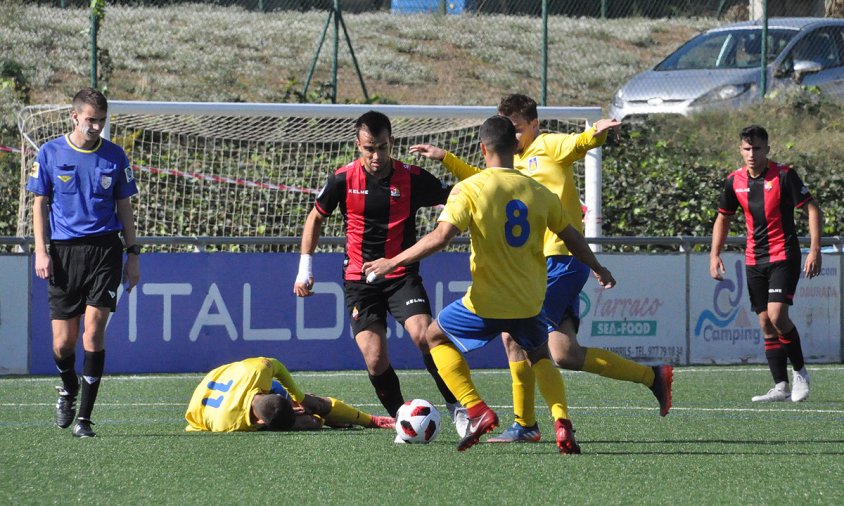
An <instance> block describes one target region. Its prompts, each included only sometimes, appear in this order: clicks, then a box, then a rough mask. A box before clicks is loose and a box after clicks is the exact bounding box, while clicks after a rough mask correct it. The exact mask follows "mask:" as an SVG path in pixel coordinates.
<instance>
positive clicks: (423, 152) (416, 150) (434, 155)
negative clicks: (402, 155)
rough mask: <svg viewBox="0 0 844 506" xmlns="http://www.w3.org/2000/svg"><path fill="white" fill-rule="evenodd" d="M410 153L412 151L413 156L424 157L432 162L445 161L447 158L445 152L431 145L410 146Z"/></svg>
mask: <svg viewBox="0 0 844 506" xmlns="http://www.w3.org/2000/svg"><path fill="white" fill-rule="evenodd" d="M408 151H410V153H411V154H414V155H417V156H424V157H425V158H430V159H431V160H439V161H443V158H445V150H444V149H442V148H438V147H436V146H433V145H431V144H414V145H413V146H410V149H409V150H408Z"/></svg>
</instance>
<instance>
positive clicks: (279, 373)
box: [268, 358, 305, 403]
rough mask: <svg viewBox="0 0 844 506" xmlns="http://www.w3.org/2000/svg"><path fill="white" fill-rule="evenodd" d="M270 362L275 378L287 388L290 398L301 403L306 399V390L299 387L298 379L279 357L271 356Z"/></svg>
mask: <svg viewBox="0 0 844 506" xmlns="http://www.w3.org/2000/svg"><path fill="white" fill-rule="evenodd" d="M268 360H269V361H270V364H272V366H273V378H275V379H277V380H278V381H279V382H280V383H281V386H283V387H284V389H285V390H287V393H289V394H290V398H291V399H293V400H294V401H296V402H298V403H301V402H302V401H303V400H304V399H305V392H303V391H302V389H301V388H299V385H297V384H296V381H294V380H293V376H291V375H290V371H288V370H287V368H286V367H284V364H282V363H281V362H280V361H279V360H278V359H275V358H270V359H268Z"/></svg>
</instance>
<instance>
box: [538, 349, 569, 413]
mask: <svg viewBox="0 0 844 506" xmlns="http://www.w3.org/2000/svg"><path fill="white" fill-rule="evenodd" d="M532 369H533V373H534V374H535V375H536V383H537V384H538V385H539V392H540V393H541V394H542V397H543V398H544V399H545V403H546V404H548V407H549V408H551V417H552V418H554V420H558V419H560V418H565V419H568V417H569V410H568V402H567V401H566V385H565V383H563V375H562V373H561V372H560V370H559V369H557V366H556V365H555V364H554V363H553V362H551V361H550V360H548V359H547V358H543V359H542V360H540V361H538V362H536V363H535V364H533V368H532ZM531 425H533V424H531Z"/></svg>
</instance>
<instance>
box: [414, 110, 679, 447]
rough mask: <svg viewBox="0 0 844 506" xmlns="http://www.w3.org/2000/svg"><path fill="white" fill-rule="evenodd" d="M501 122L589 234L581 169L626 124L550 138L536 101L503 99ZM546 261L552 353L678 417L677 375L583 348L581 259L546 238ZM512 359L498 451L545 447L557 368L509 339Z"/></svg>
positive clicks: (454, 169)
mask: <svg viewBox="0 0 844 506" xmlns="http://www.w3.org/2000/svg"><path fill="white" fill-rule="evenodd" d="M498 114H500V115H501V116H505V117H507V118H508V119H509V120H510V121H512V122H513V126H515V127H516V138H517V139H518V141H519V146H518V150H517V151H516V153H515V156H514V159H513V167H514V168H515V169H516V170H518V171H519V172H521V173H522V174H525V175H527V176H530V177H531V178H532V179H534V180H535V181H537V182H539V183H541V184H542V185H543V186H545V187H546V188H548V189H549V190H551V191H552V192H553V193H554V194H556V195H557V197H558V198H559V199H560V203H561V204H562V206H563V209H565V211H566V212H567V213H568V214H569V216H570V217H571V219H572V220H573V222H572V226H573V227H574V228H575V229H577V231H578V232H580V233H581V234H582V233H583V221H582V216H583V214H582V211H581V206H580V198H579V197H578V189H577V184H576V183H575V177H574V169H573V164H574V163H575V162H576V161H578V160H582V159H583V158H584V157H585V156H586V154H587V153H588V151H589V150H590V149H593V148H597V147H600V146H602V145H603V144H604V142H605V141H606V139H607V133H608V132H609V131H610V130H612V129H618V128H620V126H621V122H619V121H616V120H612V119H601V120H598V121H597V122H595V124H594V125H593V126H592V127H591V128H589V129H587V130H585V131H583V132H581V133H579V134H576V135H575V134H566V133H547V132H541V131H540V130H539V116H538V113H537V104H536V101H534V100H533V99H531V98H529V97H527V96H525V95H521V94H512V95H506V96H504V97H502V98H501V101H500V102H499V104H498ZM410 152H411V153H415V154H418V155H420V156H424V157H426V158H430V159H433V160H439V161H441V162H442V164H443V167H445V168H446V169H448V170H449V172H451V173H452V174H453V175H454V176H456V177H457V178H458V179H460V180H463V179H466V178H467V177H470V176H472V175H474V174H477V173H478V172H480V171H481V168H479V167H473V166H471V165H469V164H467V163H466V162H464V161H463V160H461V159H459V158H457V157H456V156H454V154H452V153H449V152H448V151H445V150H444V149H442V148H439V147H437V146H433V145H431V144H417V145H414V146H411V147H410ZM544 253H545V260H546V265H547V269H548V281H547V288H546V292H545V303H544V304H543V308H542V309H543V311H544V312H545V315H546V316H547V317H548V319H549V325H548V348H549V350H550V352H551V356H552V357H553V358H554V362H556V363H557V364H558V365H559V366H560V367H562V368H564V369H569V370H573V371H586V372H589V373H593V374H598V375H601V376H604V377H606V378H611V379H617V380H624V381H632V382H636V383H641V384H642V385H645V386H646V387H648V388H649V389H650V390H651V392H653V394H654V395H655V396H656V398H657V401H658V402H659V414H660V415H662V416H665V415H667V414H668V410H669V409H671V383H672V380H673V368H672V367H671V366H670V365H667V364H663V365H658V366H654V367H649V366H646V365H642V364H638V363H636V362H634V361H632V360H629V359H626V358H624V357H622V356H620V355H617V354H615V353H612V352H610V351H608V350H605V349H602V348H596V347H586V346H582V345H581V344H580V343H579V342H578V341H577V330H578V327H579V326H580V318H579V315H580V303H579V301H580V297H579V295H580V292H581V290H582V289H583V287H584V285H585V284H586V281H587V280H588V279H589V267H588V266H587V265H584V264H583V263H582V262H580V261H579V260H578V259H577V258H575V257H573V256H572V254H571V252H570V251H569V249H568V247H567V246H566V244H565V243H564V242H563V241H562V240H560V238H559V237H557V234H555V233H553V232H551V231H550V230H549V231H546V232H545V245H544ZM501 339H502V342H503V343H504V347H505V349H506V351H507V359H508V362H509V366H510V374H511V376H512V378H513V411H514V415H515V421H514V422H513V425H511V426H510V427H508V428H507V429H506V430H505V431H504V432H503V433H501V434H499V435H498V436H496V437H493V438H491V439H489V440H488V441H489V442H490V443H509V442H538V441H539V440H540V432H539V424H538V423H537V421H536V413H535V411H534V390H535V385H536V384H537V383H538V384H539V386H540V389H541V388H542V383H543V382H544V381H554V380H553V379H552V380H546V377H547V376H557V375H559V374H560V373H559V371H557V370H555V368H554V367H549V368H547V369H543V368H541V367H540V368H536V367H531V365H530V364H529V362H528V361H527V359H526V357H525V356H524V352H523V351H522V350H521V349H520V348H519V346H518V345H516V344H515V342H514V341H513V339H512V338H511V337H510V335H508V334H507V333H504V334H502V335H501Z"/></svg>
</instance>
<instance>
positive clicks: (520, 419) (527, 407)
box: [510, 360, 536, 427]
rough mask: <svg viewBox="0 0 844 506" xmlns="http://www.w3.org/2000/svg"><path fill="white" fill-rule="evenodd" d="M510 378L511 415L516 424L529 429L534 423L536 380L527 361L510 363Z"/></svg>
mask: <svg viewBox="0 0 844 506" xmlns="http://www.w3.org/2000/svg"><path fill="white" fill-rule="evenodd" d="M510 377H511V378H512V380H513V413H514V415H515V417H516V423H518V424H519V425H521V426H522V427H531V426H533V425H534V424H535V423H536V411H535V410H534V403H535V402H536V394H535V393H534V390H535V389H536V378H535V376H534V375H533V369H531V367H530V363H529V362H528V361H527V360H521V361H519V362H510Z"/></svg>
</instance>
